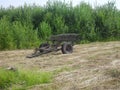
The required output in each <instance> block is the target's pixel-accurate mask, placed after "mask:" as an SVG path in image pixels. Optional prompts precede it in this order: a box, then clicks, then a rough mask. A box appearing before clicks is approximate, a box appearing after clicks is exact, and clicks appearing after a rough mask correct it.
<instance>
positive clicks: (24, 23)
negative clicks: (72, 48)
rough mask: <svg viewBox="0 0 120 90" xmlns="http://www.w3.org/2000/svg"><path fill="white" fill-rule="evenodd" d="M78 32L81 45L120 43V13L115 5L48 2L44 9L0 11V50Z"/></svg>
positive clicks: (37, 7) (34, 45)
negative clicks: (113, 41)
mask: <svg viewBox="0 0 120 90" xmlns="http://www.w3.org/2000/svg"><path fill="white" fill-rule="evenodd" d="M63 33H77V34H79V35H80V43H88V42H95V41H111V40H120V10H119V9H117V8H116V6H115V2H108V3H107V4H104V5H102V6H96V7H95V8H92V6H91V5H90V4H88V3H85V2H81V3H80V4H78V5H77V6H74V7H73V5H72V3H71V2H69V3H65V2H62V1H58V0H56V1H48V2H47V3H46V5H45V6H37V5H35V4H33V5H31V6H30V5H27V4H25V5H24V6H21V7H17V8H15V7H13V6H10V7H9V8H3V7H1V8H0V50H6V49H26V48H32V47H36V46H38V45H39V44H40V43H41V42H43V41H45V40H46V39H47V38H48V37H50V36H51V35H57V34H63Z"/></svg>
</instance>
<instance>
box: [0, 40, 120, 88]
mask: <svg viewBox="0 0 120 90" xmlns="http://www.w3.org/2000/svg"><path fill="white" fill-rule="evenodd" d="M32 51H33V50H15V51H0V67H8V66H14V67H17V68H18V69H31V70H38V71H39V70H44V71H51V72H55V71H56V72H57V73H56V74H55V75H54V77H53V81H52V82H51V83H50V84H45V85H36V86H33V87H30V89H31V90H120V80H119V79H117V80H116V79H114V78H113V77H110V76H109V75H106V74H105V72H106V70H107V69H111V68H120V42H119V41H116V42H101V43H91V44H81V45H76V46H74V52H73V53H72V54H62V53H61V52H57V53H56V52H52V53H49V54H46V55H42V56H39V57H36V58H32V59H29V58H26V56H27V55H28V54H30V53H32Z"/></svg>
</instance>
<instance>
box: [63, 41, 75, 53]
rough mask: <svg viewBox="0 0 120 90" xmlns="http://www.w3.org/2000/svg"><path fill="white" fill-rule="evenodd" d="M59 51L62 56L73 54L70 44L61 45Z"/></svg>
mask: <svg viewBox="0 0 120 90" xmlns="http://www.w3.org/2000/svg"><path fill="white" fill-rule="evenodd" d="M61 51H62V53H63V54H69V53H72V52H73V46H72V44H71V43H67V42H66V43H63V45H62V48H61Z"/></svg>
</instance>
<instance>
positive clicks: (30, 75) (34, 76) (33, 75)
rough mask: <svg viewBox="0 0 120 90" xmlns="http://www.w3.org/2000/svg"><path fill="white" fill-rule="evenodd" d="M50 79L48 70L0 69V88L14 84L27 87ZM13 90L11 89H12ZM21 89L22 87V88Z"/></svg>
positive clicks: (50, 74)
mask: <svg viewBox="0 0 120 90" xmlns="http://www.w3.org/2000/svg"><path fill="white" fill-rule="evenodd" d="M51 80H52V73H50V72H35V71H29V70H27V71H26V70H21V71H10V70H5V69H0V90H1V89H7V88H9V87H12V86H13V87H12V88H15V87H14V86H15V85H16V86H17V87H16V88H18V87H19V86H20V87H19V90H20V88H21V89H22V88H24V89H25V88H27V87H28V86H32V85H36V84H44V83H49V82H51ZM12 90H13V89H12ZM22 90H23V89H22Z"/></svg>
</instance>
